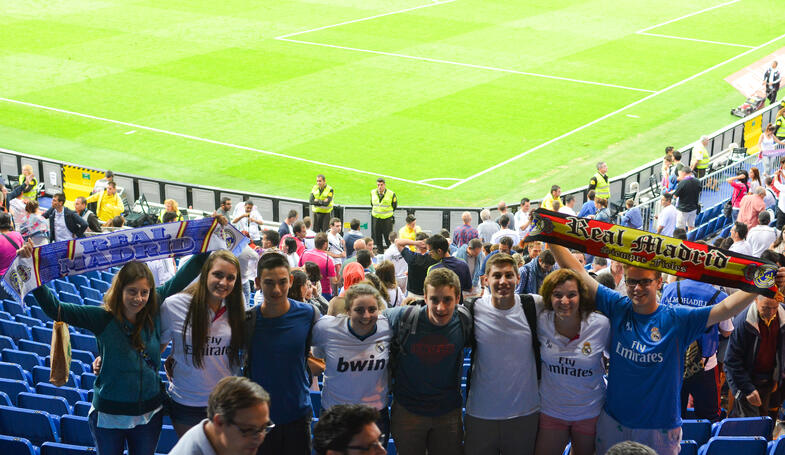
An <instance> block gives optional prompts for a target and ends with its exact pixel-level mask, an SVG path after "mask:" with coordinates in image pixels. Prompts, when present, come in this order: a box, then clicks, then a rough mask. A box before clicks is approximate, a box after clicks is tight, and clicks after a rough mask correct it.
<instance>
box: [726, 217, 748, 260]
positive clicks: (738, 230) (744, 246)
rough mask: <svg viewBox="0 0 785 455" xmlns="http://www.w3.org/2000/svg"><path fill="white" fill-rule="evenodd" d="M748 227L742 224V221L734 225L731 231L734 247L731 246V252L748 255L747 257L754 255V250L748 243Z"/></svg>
mask: <svg viewBox="0 0 785 455" xmlns="http://www.w3.org/2000/svg"><path fill="white" fill-rule="evenodd" d="M747 232H748V229H747V225H746V224H744V223H742V222H741V221H737V222H735V223H733V227H732V228H731V229H730V238H731V239H733V245H731V246H730V248H729V249H730V251H733V252H735V253H739V254H746V255H747V256H751V255H752V248H750V244H749V243H747Z"/></svg>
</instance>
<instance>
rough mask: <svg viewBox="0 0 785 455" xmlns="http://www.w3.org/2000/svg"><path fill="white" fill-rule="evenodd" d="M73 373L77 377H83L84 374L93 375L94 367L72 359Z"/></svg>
mask: <svg viewBox="0 0 785 455" xmlns="http://www.w3.org/2000/svg"><path fill="white" fill-rule="evenodd" d="M47 366H48V365H47ZM71 371H73V372H74V374H75V375H77V376H81V375H82V373H91V372H92V371H93V367H92V365H86V364H85V363H84V362H82V361H79V360H74V359H71ZM80 382H81V381H80Z"/></svg>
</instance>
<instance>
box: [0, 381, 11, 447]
mask: <svg viewBox="0 0 785 455" xmlns="http://www.w3.org/2000/svg"><path fill="white" fill-rule="evenodd" d="M13 405H14V404H13V403H11V398H9V397H8V394H7V393H5V392H0V406H13ZM0 453H2V452H0Z"/></svg>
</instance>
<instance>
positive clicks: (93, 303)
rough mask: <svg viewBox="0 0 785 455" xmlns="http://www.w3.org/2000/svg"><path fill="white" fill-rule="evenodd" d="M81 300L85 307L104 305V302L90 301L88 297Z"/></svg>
mask: <svg viewBox="0 0 785 455" xmlns="http://www.w3.org/2000/svg"><path fill="white" fill-rule="evenodd" d="M82 300H84V304H85V305H91V306H101V305H103V304H104V301H103V300H96V299H91V298H90V297H85V298H83V299H82Z"/></svg>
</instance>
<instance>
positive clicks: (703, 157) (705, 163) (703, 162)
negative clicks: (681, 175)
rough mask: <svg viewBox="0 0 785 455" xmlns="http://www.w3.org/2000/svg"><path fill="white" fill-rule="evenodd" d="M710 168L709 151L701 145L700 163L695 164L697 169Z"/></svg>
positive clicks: (699, 150) (699, 151)
mask: <svg viewBox="0 0 785 455" xmlns="http://www.w3.org/2000/svg"><path fill="white" fill-rule="evenodd" d="M707 167H709V151H708V150H706V147H704V146H703V144H701V146H700V148H699V149H698V162H697V163H696V164H695V168H696V169H706V168H707Z"/></svg>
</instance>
